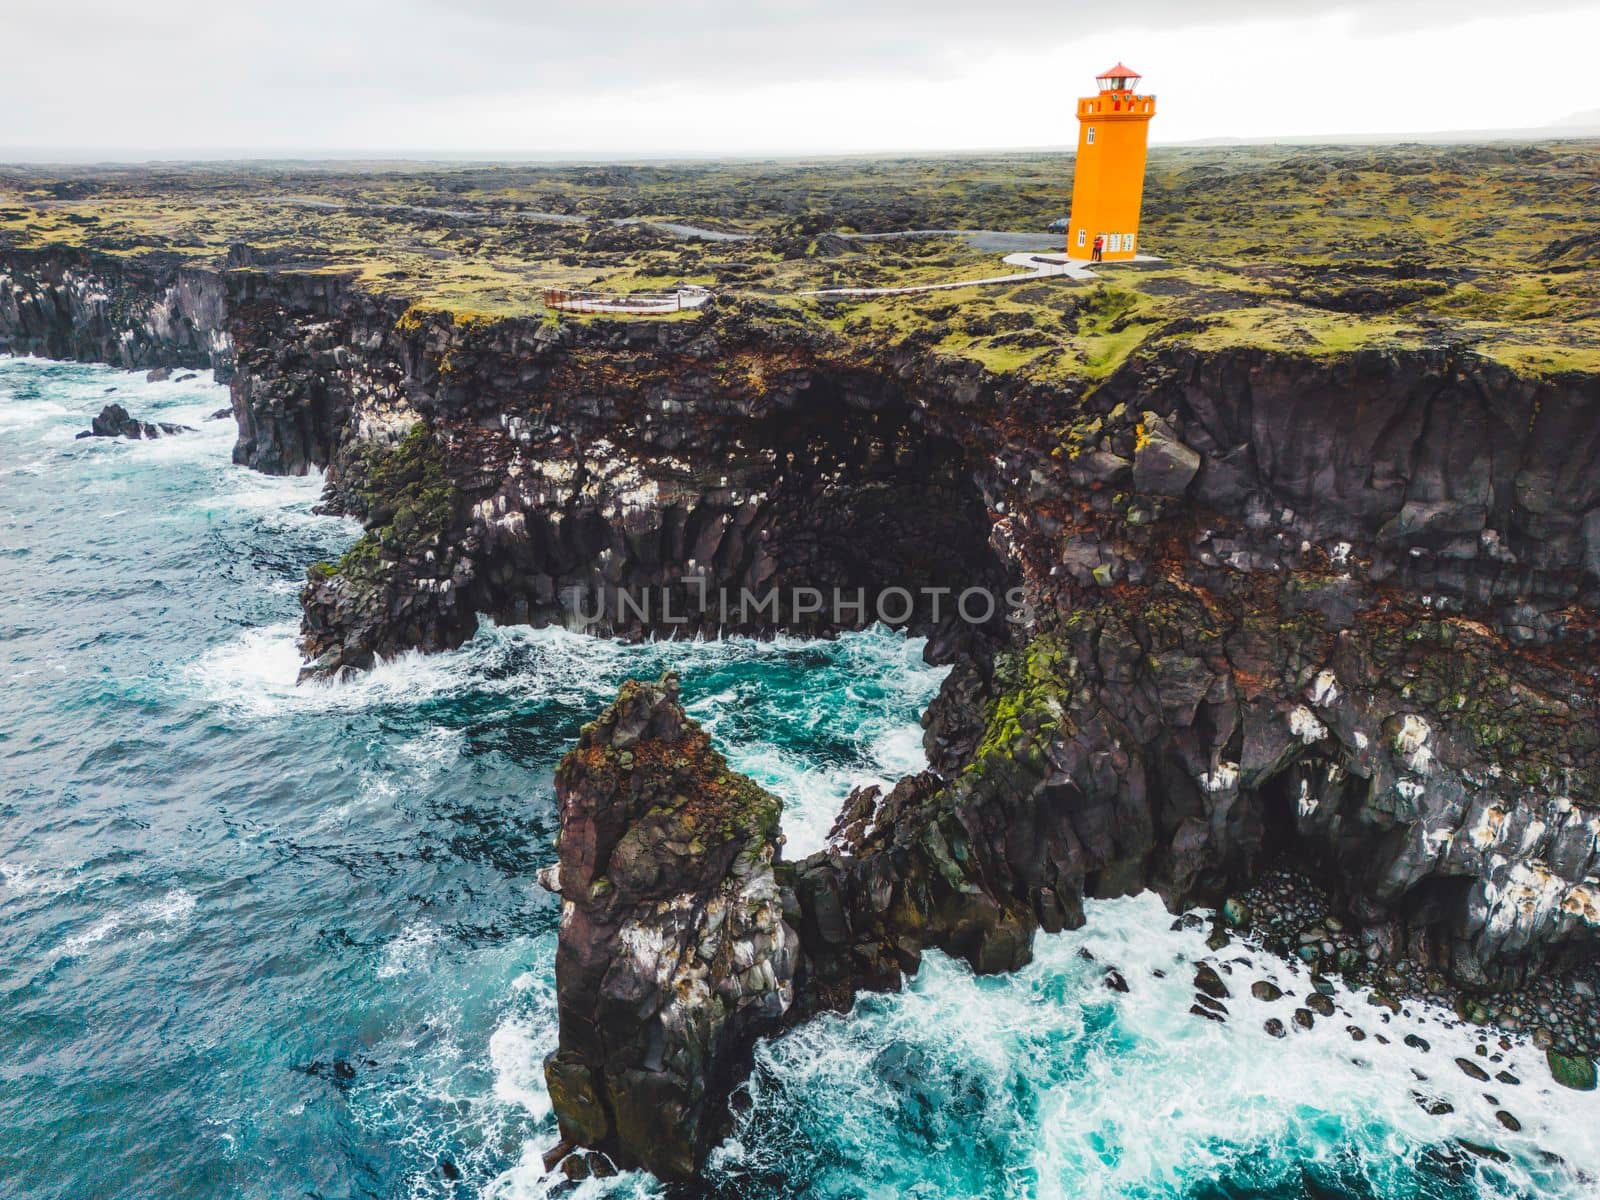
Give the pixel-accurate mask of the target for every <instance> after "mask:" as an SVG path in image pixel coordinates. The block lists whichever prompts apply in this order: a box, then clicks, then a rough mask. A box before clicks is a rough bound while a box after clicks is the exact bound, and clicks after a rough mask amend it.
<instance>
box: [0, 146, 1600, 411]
mask: <svg viewBox="0 0 1600 1200" xmlns="http://www.w3.org/2000/svg"><path fill="white" fill-rule="evenodd" d="M1072 167H1073V159H1072V156H1071V155H1070V154H1058V153H1031V154H996V155H989V156H983V157H954V156H952V157H939V158H888V159H832V160H816V161H799V160H795V161H768V162H741V163H655V164H622V165H615V166H532V165H430V164H404V163H402V164H378V165H373V164H367V165H359V164H328V165H325V166H309V165H304V164H299V165H295V164H279V165H271V164H261V165H237V164H235V165H217V166H208V165H193V166H159V167H158V166H149V167H82V168H42V167H0V246H6V245H13V246H43V245H51V244H68V245H76V246H85V247H91V248H95V249H99V250H102V251H105V252H109V253H113V254H123V255H144V254H152V253H163V254H168V255H174V256H178V257H180V258H183V259H185V260H191V261H194V262H197V263H200V262H209V263H219V262H221V261H223V259H224V257H225V255H226V252H227V248H228V246H229V245H230V244H233V243H240V242H242V243H247V244H249V245H250V246H252V247H253V248H255V250H256V251H257V257H258V261H259V262H261V263H262V264H263V266H262V267H260V268H258V269H273V268H274V267H277V266H281V267H284V268H292V269H300V270H315V271H327V272H338V273H346V274H350V275H352V276H353V277H355V278H356V279H357V280H358V281H359V282H360V284H361V285H362V286H364V287H367V288H370V289H372V290H374V291H379V292H384V293H388V294H394V295H398V296H403V297H405V298H407V299H409V300H412V301H414V302H416V303H418V304H420V305H422V306H424V307H426V308H430V309H443V310H447V311H450V312H454V313H462V314H472V315H474V316H476V317H481V318H485V319H494V318H498V317H503V316H507V315H513V314H531V313H538V312H540V311H541V308H542V299H541V296H542V291H543V289H544V288H546V287H550V286H562V287H571V288H594V289H601V290H608V291H636V290H646V291H655V290H661V289H664V288H670V287H673V286H675V285H678V284H682V283H698V284H703V285H705V286H707V287H710V288H712V289H714V290H715V291H717V292H718V293H719V294H720V295H723V296H726V297H731V298H736V299H747V300H766V301H776V302H777V303H778V304H779V305H780V306H781V307H782V308H787V309H789V310H791V311H792V312H793V315H794V317H795V319H796V320H798V321H801V322H804V323H816V324H818V325H820V326H825V327H828V328H831V329H833V330H836V331H838V332H839V333H841V334H845V335H848V336H850V337H852V338H855V339H861V340H865V341H868V342H876V341H881V342H883V343H886V344H887V343H892V342H897V341H900V340H903V339H905V338H907V337H916V338H918V339H920V340H921V341H922V342H924V343H926V344H929V345H931V346H933V347H935V348H937V349H938V350H939V351H940V352H943V353H947V354H950V355H956V356H962V357H967V358H973V359H976V360H978V361H980V362H982V363H984V364H985V365H986V366H988V367H990V368H992V369H995V370H1004V371H1020V372H1024V373H1026V374H1028V375H1030V376H1035V377H1039V378H1044V379H1065V378H1068V377H1079V378H1081V377H1089V378H1095V377H1100V376H1104V375H1105V374H1108V373H1109V372H1110V371H1112V370H1114V369H1115V368H1116V367H1117V366H1118V365H1119V364H1120V363H1121V362H1122V361H1124V360H1125V359H1126V358H1127V356H1128V355H1129V354H1130V353H1132V352H1133V351H1134V350H1135V349H1136V348H1137V347H1139V346H1140V345H1142V344H1144V343H1146V342H1148V341H1149V340H1150V339H1151V338H1163V339H1182V340H1187V341H1190V342H1193V343H1195V344H1197V345H1200V346H1202V347H1222V346H1235V345H1255V346H1265V347H1273V348H1285V349H1295V350H1300V351H1303V352H1306V353H1312V354H1316V353H1337V352H1341V351H1346V350H1349V349H1352V348H1356V347H1363V346H1393V347H1409V346H1419V345H1440V344H1450V345H1459V346H1463V347H1470V348H1471V349H1473V350H1476V351H1478V352H1480V353H1483V354H1487V355H1489V356H1491V357H1494V358H1496V359H1499V360H1501V361H1504V362H1506V363H1508V364H1511V365H1513V366H1516V367H1518V368H1519V369H1523V370H1527V371H1532V372H1535V373H1552V372H1558V371H1563V370H1582V371H1595V370H1600V204H1597V203H1596V199H1595V194H1594V188H1595V180H1596V179H1597V178H1600V143H1595V142H1592V141H1590V142H1584V141H1569V142H1548V143H1541V144H1524V145H1511V144H1504V145H1471V146H1417V145H1406V146H1388V147H1372V146H1363V147H1293V148H1283V147H1226V148H1184V149H1177V148H1172V149H1165V148H1157V149H1156V150H1155V151H1153V152H1152V154H1151V159H1150V167H1149V171H1148V175H1147V180H1146V187H1145V219H1144V224H1143V229H1142V248H1143V249H1144V250H1146V251H1148V252H1149V253H1151V254H1154V255H1158V256H1160V257H1161V259H1162V260H1163V261H1162V262H1160V263H1156V264H1149V265H1128V264H1109V265H1106V266H1105V267H1103V268H1102V269H1101V279H1100V280H1099V281H1097V282H1095V283H1075V282H1072V281H1068V280H1040V281H1029V282H1024V283H1018V284H1009V285H999V286H986V287H981V288H979V287H975V288H971V289H955V290H949V291H942V292H933V293H926V294H921V295H913V296H894V297H871V298H862V299H853V300H841V299H831V298H805V297H801V296H798V295H797V293H799V292H801V291H805V290H809V289H817V288H829V287H853V286H869V287H871V286H885V287H889V286H893V287H899V286H908V285H914V284H919V283H934V282H946V281H952V280H961V279H966V278H980V277H983V276H988V275H994V274H1000V273H1004V272H1006V271H1008V270H1009V269H1010V268H1007V267H1005V266H1004V265H1003V264H1002V263H1001V258H1002V256H1003V254H1004V251H1003V250H996V249H982V248H979V247H977V246H974V245H973V244H971V243H970V242H969V241H968V240H966V239H962V238H957V237H926V238H905V239H886V240H878V241H859V240H848V239H845V238H841V237H838V236H834V235H835V234H837V233H840V232H845V233H851V232H854V233H885V232H894V231H901V230H914V229H991V230H992V229H998V230H1010V231H1020V232H1023V233H1029V234H1035V235H1037V236H1038V238H1039V241H1038V243H1037V244H1038V248H1040V249H1050V248H1052V247H1056V246H1057V244H1058V243H1057V236H1056V235H1054V234H1051V233H1050V232H1049V231H1048V228H1047V227H1048V226H1049V224H1050V222H1051V221H1053V220H1056V219H1057V218H1060V217H1064V216H1066V215H1067V212H1068V209H1069V206H1070V196H1071V187H1072ZM617 221H629V222H633V223H628V224H615V223H614V222H617ZM652 222H676V223H688V224H693V225H697V226H700V227H703V228H709V229H713V230H718V231H722V232H727V233H736V234H742V235H747V236H746V238H745V240H738V241H708V240H701V239H695V238H690V237H687V236H685V235H684V234H683V233H681V232H674V231H672V230H669V229H666V228H664V227H663V226H662V225H660V224H653V223H652ZM562 319H568V318H562ZM635 319H638V320H653V319H663V318H648V317H639V318H635ZM670 319H676V320H692V319H694V317H693V316H692V315H689V314H675V315H674V316H673V317H672V318H670Z"/></svg>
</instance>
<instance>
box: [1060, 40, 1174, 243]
mask: <svg viewBox="0 0 1600 1200" xmlns="http://www.w3.org/2000/svg"><path fill="white" fill-rule="evenodd" d="M1140 78H1141V76H1140V75H1139V73H1138V72H1137V71H1135V70H1134V69H1133V68H1132V67H1127V66H1124V65H1123V64H1121V63H1118V64H1117V65H1116V66H1114V67H1112V68H1110V69H1109V70H1107V71H1104V72H1102V73H1101V74H1100V75H1098V76H1096V82H1097V83H1098V84H1099V85H1100V92H1099V94H1098V95H1095V96H1085V97H1082V98H1081V99H1079V101H1078V154H1077V159H1076V163H1075V166H1074V170H1073V177H1072V216H1071V217H1070V218H1069V219H1068V224H1067V257H1068V258H1077V259H1087V260H1089V261H1091V262H1118V261H1123V262H1125V261H1127V260H1128V259H1131V258H1132V257H1133V256H1134V250H1135V247H1137V246H1138V244H1139V212H1140V209H1141V207H1142V206H1143V202H1144V167H1145V157H1146V153H1147V149H1148V143H1149V136H1150V120H1151V118H1152V117H1154V116H1155V114H1156V98H1155V97H1154V96H1150V95H1145V94H1142V93H1140V92H1139V91H1138V84H1139V80H1140Z"/></svg>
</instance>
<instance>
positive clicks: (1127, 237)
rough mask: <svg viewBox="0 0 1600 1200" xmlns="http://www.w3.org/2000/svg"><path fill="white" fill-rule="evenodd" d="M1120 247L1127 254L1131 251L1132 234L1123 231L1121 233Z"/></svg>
mask: <svg viewBox="0 0 1600 1200" xmlns="http://www.w3.org/2000/svg"><path fill="white" fill-rule="evenodd" d="M1122 248H1123V249H1124V250H1126V251H1127V252H1128V253H1129V254H1132V253H1133V234H1131V233H1125V234H1123V235H1122Z"/></svg>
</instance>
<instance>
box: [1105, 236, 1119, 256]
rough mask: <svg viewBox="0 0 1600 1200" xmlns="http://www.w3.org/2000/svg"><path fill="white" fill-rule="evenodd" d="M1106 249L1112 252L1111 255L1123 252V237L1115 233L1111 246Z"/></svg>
mask: <svg viewBox="0 0 1600 1200" xmlns="http://www.w3.org/2000/svg"><path fill="white" fill-rule="evenodd" d="M1106 249H1107V250H1109V251H1111V253H1113V254H1115V253H1116V252H1117V251H1118V250H1121V249H1122V235H1121V234H1120V233H1113V234H1112V235H1111V244H1110V245H1109V246H1107V247H1106Z"/></svg>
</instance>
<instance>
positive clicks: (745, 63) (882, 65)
mask: <svg viewBox="0 0 1600 1200" xmlns="http://www.w3.org/2000/svg"><path fill="white" fill-rule="evenodd" d="M1306 8H1307V6H1305V5H1303V4H1302V3H1297V0H1142V2H1141V3H1125V2H1123V0H1104V2H1103V3H1095V4H1092V3H1088V2H1086V0H813V2H811V3H805V2H804V0H563V2H556V0H467V2H459V0H457V2H446V0H273V2H272V3H263V2H261V0H143V2H139V0H70V2H69V0H4V12H3V15H0V26H3V28H4V31H5V42H6V53H5V63H4V67H3V68H0V114H3V115H0V147H4V148H5V151H3V152H0V153H7V154H9V155H10V156H12V157H15V156H17V152H18V151H19V150H26V151H32V152H34V153H33V156H34V157H38V156H40V155H41V154H45V153H48V152H51V151H57V152H59V151H63V150H78V151H85V150H87V151H92V152H95V153H98V154H102V155H105V156H108V157H142V156H148V155H151V154H177V153H212V154H229V155H232V154H262V155H270V154H274V153H285V152H311V153H319V152H320V153H350V152H361V153H367V154H406V153H410V154H418V153H424V152H430V151H431V152H450V153H453V154H473V153H480V152H482V153H492V154H500V155H513V154H520V155H530V156H536V155H541V154H546V155H548V154H554V155H562V154H570V155H577V154H584V155H616V156H623V155H670V154H730V153H743V154H767V153H814V152H832V151H838V152H856V151H874V150H892V149H905V150H914V149H967V148H979V147H993V148H1001V147H1012V146H1051V145H1064V144H1069V143H1072V142H1074V141H1075V139H1076V131H1075V128H1074V122H1073V119H1072V100H1073V97H1075V96H1077V95H1080V94H1086V93H1088V92H1090V91H1092V90H1093V86H1094V84H1093V76H1094V74H1095V72H1096V71H1099V70H1102V69H1104V68H1105V67H1107V66H1109V65H1111V64H1112V63H1113V62H1114V61H1116V60H1117V59H1124V60H1126V61H1127V62H1128V64H1129V65H1131V66H1133V67H1134V68H1135V69H1137V70H1139V71H1142V72H1143V73H1144V76H1145V79H1144V83H1143V85H1142V86H1143V88H1144V90H1146V91H1151V92H1155V93H1156V94H1157V96H1158V97H1159V104H1160V115H1159V116H1158V118H1157V120H1156V123H1155V125H1154V126H1153V127H1152V135H1153V137H1154V138H1155V139H1156V140H1159V141H1187V140H1192V139H1199V138H1212V137H1251V138H1256V137H1271V136H1274V135H1279V136H1292V135H1317V134H1336V133H1356V134H1371V133H1405V132H1417V131H1434V130H1450V129H1494V128H1518V127H1527V126H1537V125H1543V124H1546V123H1549V122H1554V121H1558V120H1560V119H1561V118H1563V117H1566V116H1569V115H1570V114H1573V113H1576V112H1581V111H1587V110H1594V109H1600V71H1597V70H1596V65H1595V55H1596V47H1600V3H1596V0H1519V2H1518V3H1515V4H1509V3H1504V2H1494V3H1490V2H1486V0H1388V2H1383V0H1328V2H1327V3H1323V4H1319V5H1317V6H1316V8H1315V9H1314V10H1313V11H1306ZM1301 13H1303V14H1304V15H1301ZM1291 14H1293V15H1291Z"/></svg>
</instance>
